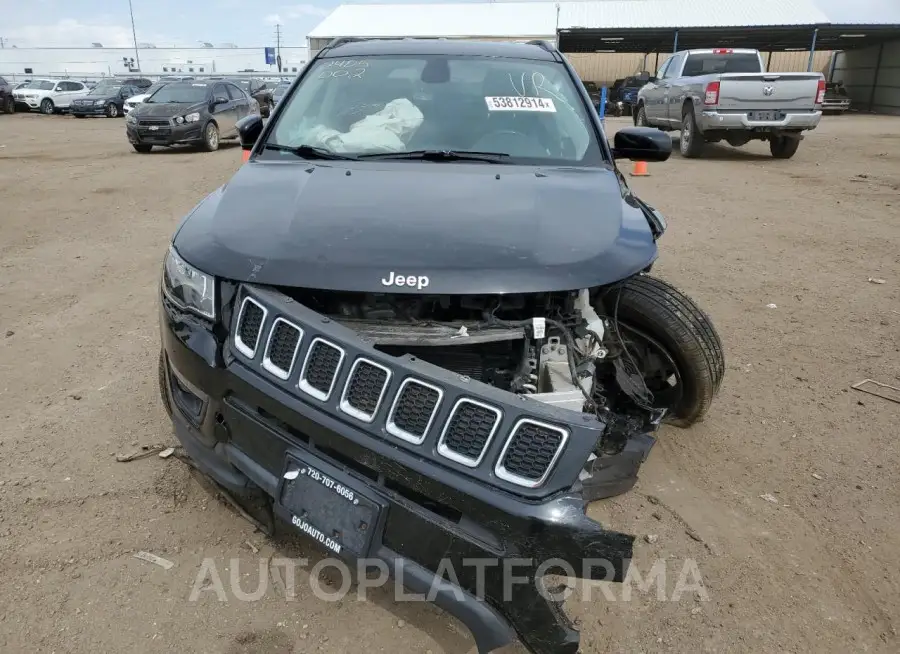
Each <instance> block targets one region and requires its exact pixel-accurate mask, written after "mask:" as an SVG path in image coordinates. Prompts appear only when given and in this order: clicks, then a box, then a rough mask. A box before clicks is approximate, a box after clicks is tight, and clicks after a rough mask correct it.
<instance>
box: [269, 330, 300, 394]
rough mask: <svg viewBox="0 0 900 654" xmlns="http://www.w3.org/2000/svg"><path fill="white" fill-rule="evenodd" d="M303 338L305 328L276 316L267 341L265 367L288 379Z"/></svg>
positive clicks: (279, 376) (277, 375)
mask: <svg viewBox="0 0 900 654" xmlns="http://www.w3.org/2000/svg"><path fill="white" fill-rule="evenodd" d="M302 339H303V330H302V329H300V327H298V326H297V325H295V324H294V323H292V322H288V321H287V320H285V319H284V318H276V319H275V323H274V324H273V325H272V331H270V332H269V340H268V342H267V343H266V353H265V354H264V355H263V363H262V365H263V368H265V369H266V370H268V371H269V372H270V373H272V374H273V375H275V376H276V377H278V378H279V379H288V378H289V377H290V376H291V371H292V370H293V368H294V359H295V358H296V357H297V350H299V349H300V341H301V340H302Z"/></svg>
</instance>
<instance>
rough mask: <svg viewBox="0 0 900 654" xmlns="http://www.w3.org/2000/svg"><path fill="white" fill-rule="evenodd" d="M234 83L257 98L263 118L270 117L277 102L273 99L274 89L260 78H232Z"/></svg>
mask: <svg viewBox="0 0 900 654" xmlns="http://www.w3.org/2000/svg"><path fill="white" fill-rule="evenodd" d="M228 81H229V82H231V83H232V84H234V85H236V86H239V87H240V88H241V89H243V91H244V93H246V94H247V95H249V96H250V97H252V98H253V99H254V100H256V102H257V104H259V111H260V114H261V115H262V116H263V118H266V117H268V115H269V114H270V113H271V111H272V109H274V108H275V103H274V102H273V101H272V89H271V88H269V86H268V84H266V83H265V82H264V81H262V80H258V79H231V80H228Z"/></svg>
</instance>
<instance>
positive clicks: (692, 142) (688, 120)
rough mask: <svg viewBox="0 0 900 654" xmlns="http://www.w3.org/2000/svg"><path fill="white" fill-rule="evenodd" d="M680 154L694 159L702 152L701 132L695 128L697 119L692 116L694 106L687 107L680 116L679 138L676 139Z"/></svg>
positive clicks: (703, 142)
mask: <svg viewBox="0 0 900 654" xmlns="http://www.w3.org/2000/svg"><path fill="white" fill-rule="evenodd" d="M678 143H679V149H680V150H681V156H682V157H687V158H688V159H694V158H696V157H699V156H700V155H701V154H703V146H704V145H706V142H705V141H704V140H703V134H701V133H700V130H698V129H697V121H696V119H695V118H694V108H693V107H687V108H686V109H685V110H684V113H683V114H682V116H681V138H680V139H678Z"/></svg>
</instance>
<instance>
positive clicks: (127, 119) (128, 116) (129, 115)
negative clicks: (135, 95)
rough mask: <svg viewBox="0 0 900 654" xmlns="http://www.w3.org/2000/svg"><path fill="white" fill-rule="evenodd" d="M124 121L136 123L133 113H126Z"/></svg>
mask: <svg viewBox="0 0 900 654" xmlns="http://www.w3.org/2000/svg"><path fill="white" fill-rule="evenodd" d="M125 122H126V123H136V122H137V118H135V117H134V114H127V115H126V116H125Z"/></svg>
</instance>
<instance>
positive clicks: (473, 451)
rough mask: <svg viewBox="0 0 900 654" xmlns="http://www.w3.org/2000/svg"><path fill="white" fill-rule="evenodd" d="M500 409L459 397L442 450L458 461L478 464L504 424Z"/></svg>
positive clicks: (445, 433)
mask: <svg viewBox="0 0 900 654" xmlns="http://www.w3.org/2000/svg"><path fill="white" fill-rule="evenodd" d="M501 415H502V414H501V413H500V409H497V408H495V407H492V406H489V405H487V404H482V403H481V402H476V401H475V400H470V399H462V400H459V401H458V402H457V403H456V405H455V406H454V407H453V411H451V412H450V419H449V420H448V421H447V424H446V425H445V426H444V432H443V433H442V434H441V438H440V440H439V441H438V453H439V454H441V455H442V456H445V457H447V458H448V459H450V460H452V461H456V462H457V463H462V464H463V465H466V466H469V467H471V468H474V467H475V466H477V465H478V464H479V463H481V459H482V458H483V457H484V453H485V452H487V448H488V445H490V442H491V438H493V436H494V432H496V431H497V427H498V426H499V425H500V417H501Z"/></svg>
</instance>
